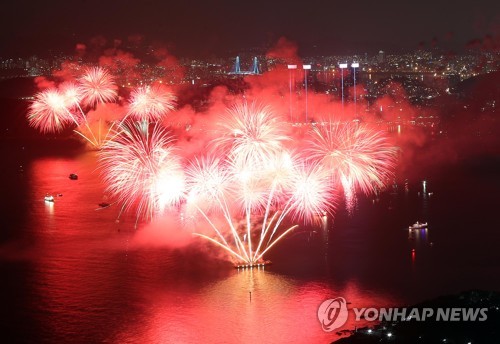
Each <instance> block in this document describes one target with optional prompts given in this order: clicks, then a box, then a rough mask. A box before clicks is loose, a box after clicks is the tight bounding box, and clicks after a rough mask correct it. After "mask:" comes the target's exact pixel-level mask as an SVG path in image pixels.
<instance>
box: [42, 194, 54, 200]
mask: <svg viewBox="0 0 500 344" xmlns="http://www.w3.org/2000/svg"><path fill="white" fill-rule="evenodd" d="M44 200H45V202H54V196H52V195H45V197H44Z"/></svg>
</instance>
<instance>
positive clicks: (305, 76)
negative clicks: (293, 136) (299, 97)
mask: <svg viewBox="0 0 500 344" xmlns="http://www.w3.org/2000/svg"><path fill="white" fill-rule="evenodd" d="M302 68H304V80H305V85H306V123H307V117H308V116H307V105H308V104H307V71H308V70H309V69H311V65H302Z"/></svg>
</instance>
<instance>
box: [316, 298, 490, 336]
mask: <svg viewBox="0 0 500 344" xmlns="http://www.w3.org/2000/svg"><path fill="white" fill-rule="evenodd" d="M352 311H353V312H354V316H355V319H354V320H355V321H363V322H366V321H369V322H371V321H377V322H382V321H387V322H402V321H407V322H408V321H455V322H458V321H461V322H466V321H486V320H487V319H488V314H487V312H488V308H452V307H449V308H352ZM348 317H349V310H348V309H347V302H346V300H345V299H344V298H343V297H337V298H335V299H328V300H325V301H323V302H322V303H321V305H320V306H319V308H318V320H319V322H320V324H321V327H322V328H323V331H325V332H332V331H333V330H335V329H338V328H340V327H342V326H344V324H345V323H346V322H347V319H348Z"/></svg>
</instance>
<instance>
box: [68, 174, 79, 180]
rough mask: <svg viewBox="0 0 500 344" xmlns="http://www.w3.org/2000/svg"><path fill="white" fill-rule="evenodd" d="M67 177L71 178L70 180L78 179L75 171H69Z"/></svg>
mask: <svg viewBox="0 0 500 344" xmlns="http://www.w3.org/2000/svg"><path fill="white" fill-rule="evenodd" d="M69 179H71V180H77V179H78V175H77V174H76V173H71V174H70V175H69Z"/></svg>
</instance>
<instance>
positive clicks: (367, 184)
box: [308, 122, 397, 195]
mask: <svg viewBox="0 0 500 344" xmlns="http://www.w3.org/2000/svg"><path fill="white" fill-rule="evenodd" d="M309 143H310V148H309V149H308V156H309V158H310V159H311V160H313V161H317V162H319V163H321V164H322V165H323V166H324V167H325V168H326V169H327V170H329V171H330V174H331V176H332V177H333V181H334V183H336V184H341V185H342V186H343V188H344V192H345V193H346V195H348V194H350V193H352V191H353V190H354V189H355V188H359V189H361V191H363V192H364V193H365V194H369V193H371V192H374V191H375V190H376V189H377V188H383V187H384V186H385V185H386V183H387V182H388V181H389V180H390V179H391V178H392V177H393V173H394V172H393V171H394V167H395V165H396V157H397V149H396V148H395V147H393V146H392V145H391V144H390V143H389V140H388V138H387V136H386V135H385V134H384V133H383V132H381V131H377V130H373V129H370V128H368V127H366V126H364V125H359V124H354V123H333V122H330V123H327V124H325V125H318V126H316V127H315V128H314V129H313V130H312V133H311V139H310V142H309Z"/></svg>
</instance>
